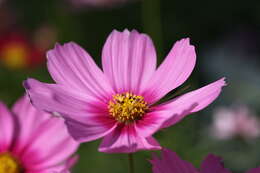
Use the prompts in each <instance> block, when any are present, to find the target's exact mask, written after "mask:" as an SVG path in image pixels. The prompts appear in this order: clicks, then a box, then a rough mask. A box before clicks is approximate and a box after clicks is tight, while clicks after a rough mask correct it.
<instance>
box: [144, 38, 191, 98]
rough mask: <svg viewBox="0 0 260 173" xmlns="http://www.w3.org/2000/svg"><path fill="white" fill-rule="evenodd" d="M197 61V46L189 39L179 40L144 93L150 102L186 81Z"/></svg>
mask: <svg viewBox="0 0 260 173" xmlns="http://www.w3.org/2000/svg"><path fill="white" fill-rule="evenodd" d="M195 61H196V53H195V48H194V46H192V45H190V41H189V39H188V38H187V39H182V40H180V41H177V42H176V43H175V44H174V46H173V48H172V50H171V51H170V53H169V54H168V56H167V57H166V58H165V60H164V61H163V63H162V64H161V65H160V66H159V68H158V69H157V70H156V72H155V74H154V75H153V76H152V78H151V79H150V80H149V82H148V83H149V85H147V88H146V89H145V91H144V92H143V93H142V95H143V96H144V97H145V98H146V99H147V100H148V101H149V103H155V102H156V101H158V100H159V99H161V98H162V97H163V96H164V95H166V94H167V93H168V92H170V91H171V90H173V89H175V88H177V87H178V86H180V85H181V84H182V83H183V82H185V81H186V79H187V78H188V77H189V76H190V74H191V72H192V70H193V68H194V66H195Z"/></svg>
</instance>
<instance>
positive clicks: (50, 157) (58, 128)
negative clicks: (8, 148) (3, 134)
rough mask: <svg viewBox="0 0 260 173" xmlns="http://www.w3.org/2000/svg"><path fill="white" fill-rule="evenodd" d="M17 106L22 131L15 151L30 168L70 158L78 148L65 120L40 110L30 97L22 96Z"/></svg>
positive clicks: (17, 139)
mask: <svg viewBox="0 0 260 173" xmlns="http://www.w3.org/2000/svg"><path fill="white" fill-rule="evenodd" d="M13 110H14V113H15V115H16V117H17V120H18V122H19V135H18V136H17V138H16V142H15V143H14V147H13V151H12V152H13V153H15V154H16V155H18V156H19V159H21V162H22V163H23V165H25V167H26V169H28V170H40V169H43V168H48V167H51V166H56V165H58V164H60V163H62V162H63V161H66V159H67V158H69V157H70V156H71V154H73V153H74V152H75V151H76V149H77V148H78V143H77V142H76V141H74V140H73V139H72V137H71V136H70V135H69V133H68V131H67V129H66V126H65V124H64V120H63V119H61V118H56V117H52V115H51V114H47V113H44V112H41V111H38V110H36V109H35V108H34V107H33V106H32V105H31V103H30V101H29V98H27V97H23V98H22V99H20V100H19V101H18V102H17V103H16V104H15V106H14V108H13ZM19 110H20V111H19Z"/></svg>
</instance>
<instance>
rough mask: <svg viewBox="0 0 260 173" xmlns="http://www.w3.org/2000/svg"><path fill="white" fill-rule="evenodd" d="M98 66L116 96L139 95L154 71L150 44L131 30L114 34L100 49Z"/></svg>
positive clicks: (151, 43) (147, 38)
mask: <svg viewBox="0 0 260 173" xmlns="http://www.w3.org/2000/svg"><path fill="white" fill-rule="evenodd" d="M102 66H103V70H104V73H105V75H106V76H107V77H108V78H109V79H110V82H111V83H112V85H113V87H114V89H115V90H116V91H117V93H121V92H133V93H134V94H139V90H140V88H143V87H144V86H145V85H146V83H147V81H148V79H150V77H151V76H152V74H153V73H154V71H155V68H156V52H155V48H154V45H153V42H152V40H151V39H150V38H149V36H147V35H145V34H140V33H138V32H137V31H135V30H134V31H131V32H129V31H128V30H124V32H118V31H116V30H114V31H113V32H112V33H111V34H110V36H109V37H108V39H107V41H106V43H105V45H104V48H103V51H102Z"/></svg>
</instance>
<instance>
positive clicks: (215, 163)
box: [201, 154, 231, 173]
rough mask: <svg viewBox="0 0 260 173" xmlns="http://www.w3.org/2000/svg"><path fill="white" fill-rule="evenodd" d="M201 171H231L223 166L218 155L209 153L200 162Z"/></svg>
mask: <svg viewBox="0 0 260 173" xmlns="http://www.w3.org/2000/svg"><path fill="white" fill-rule="evenodd" d="M201 173H231V171H229V170H228V169H226V168H224V165H223V163H222V159H221V158H220V157H218V156H214V155H213V154H209V155H208V156H207V157H206V158H205V160H204V161H203V162H202V164H201Z"/></svg>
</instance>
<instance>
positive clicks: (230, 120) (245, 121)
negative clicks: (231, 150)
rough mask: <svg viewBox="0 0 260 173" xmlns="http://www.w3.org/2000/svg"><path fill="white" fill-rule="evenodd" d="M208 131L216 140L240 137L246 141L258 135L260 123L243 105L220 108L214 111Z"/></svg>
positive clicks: (259, 133)
mask: <svg viewBox="0 0 260 173" xmlns="http://www.w3.org/2000/svg"><path fill="white" fill-rule="evenodd" d="M210 130H211V133H212V136H213V137H215V138H216V139H222V140H224V139H231V138H234V137H241V138H243V139H245V140H248V139H252V138H256V137H258V136H259V135H260V121H259V120H258V118H257V117H256V116H255V115H254V114H253V113H251V111H250V110H249V109H248V108H247V107H246V106H245V105H240V106H239V105H236V106H234V107H230V108H225V107H222V108H217V109H216V110H215V112H214V114H213V123H212V127H211V129H210Z"/></svg>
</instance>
